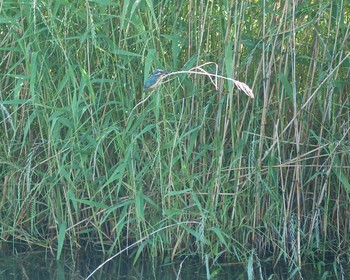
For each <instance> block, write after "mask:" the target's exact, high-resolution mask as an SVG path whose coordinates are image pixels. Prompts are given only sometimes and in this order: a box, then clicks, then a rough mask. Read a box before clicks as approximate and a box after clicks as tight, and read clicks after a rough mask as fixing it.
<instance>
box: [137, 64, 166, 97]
mask: <svg viewBox="0 0 350 280" xmlns="http://www.w3.org/2000/svg"><path fill="white" fill-rule="evenodd" d="M168 74H170V72H166V71H164V70H161V69H156V70H155V71H154V72H153V74H152V75H151V76H149V77H148V78H147V79H146V82H145V85H144V86H143V91H144V92H145V91H147V90H149V89H156V88H157V86H158V85H159V83H160V81H161V80H162V78H163V77H164V76H166V75H168Z"/></svg>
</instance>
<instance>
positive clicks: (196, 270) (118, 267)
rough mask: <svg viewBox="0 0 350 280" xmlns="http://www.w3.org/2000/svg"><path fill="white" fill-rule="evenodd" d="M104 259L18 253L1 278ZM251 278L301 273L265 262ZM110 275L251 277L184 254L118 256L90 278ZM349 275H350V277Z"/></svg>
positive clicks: (319, 275) (319, 273)
mask: <svg viewBox="0 0 350 280" xmlns="http://www.w3.org/2000/svg"><path fill="white" fill-rule="evenodd" d="M104 260H106V259H103V258H101V256H97V255H94V254H90V255H85V256H84V257H81V256H79V255H76V256H66V257H65V258H63V260H62V261H56V260H54V259H53V258H52V257H50V256H49V255H48V254H45V253H31V254H19V255H17V256H13V257H1V258H0V279H6V280H9V279H16V280H17V279H30V280H32V279H38V280H39V279H40V280H41V279H45V280H46V279H60V280H63V279H69V280H71V279H86V278H87V277H88V276H89V275H90V273H91V272H92V271H93V270H94V269H95V268H97V267H98V266H99V265H100V264H101V263H102V262H103V261H104ZM302 274H303V277H304V279H308V280H310V279H347V278H342V277H341V274H338V275H336V274H335V273H334V269H332V268H330V270H329V271H327V270H325V269H314V268H313V267H307V268H305V269H303V272H302ZM250 276H253V278H250V279H259V280H261V279H288V278H290V279H298V278H299V277H298V274H296V275H294V276H293V277H291V275H290V272H289V273H288V269H287V268H286V267H283V266H282V267H279V268H275V269H273V268H272V267H270V266H268V265H265V266H263V267H261V268H257V267H255V268H254V273H253V274H250ZM89 279H99V280H102V279H103V280H109V279H157V280H158V279H159V280H163V279H164V280H173V279H174V280H175V279H181V280H187V279H189V280H191V279H219V280H222V279H249V277H248V271H247V266H244V265H239V264H224V263H222V264H217V265H216V266H214V267H209V268H208V270H207V269H206V267H205V265H204V264H203V262H201V261H199V260H196V259H190V258H184V259H182V260H181V261H178V262H173V263H169V264H161V263H157V260H140V261H138V262H137V263H136V264H134V263H133V261H132V260H129V259H127V258H125V257H123V258H121V257H119V258H118V257H117V258H115V259H113V260H111V261H109V262H108V263H106V264H105V265H104V266H103V267H102V268H101V269H99V270H98V271H97V272H96V273H95V274H94V275H93V276H92V277H91V278H89ZM349 279H350V278H349Z"/></svg>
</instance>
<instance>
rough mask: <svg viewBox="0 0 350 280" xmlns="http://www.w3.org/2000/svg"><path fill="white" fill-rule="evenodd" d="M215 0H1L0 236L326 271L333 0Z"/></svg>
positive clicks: (341, 74)
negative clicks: (200, 69)
mask: <svg viewBox="0 0 350 280" xmlns="http://www.w3.org/2000/svg"><path fill="white" fill-rule="evenodd" d="M219 2H220V1H196V0H195V1H189V2H188V1H173V0H163V1H151V0H147V1H84V2H82V1H49V2H45V1H43V2H40V1H39V2H37V1H30V2H20V1H12V2H9V1H5V2H3V3H2V4H1V5H0V57H1V62H0V73H1V74H0V92H1V99H0V111H1V114H0V118H1V119H0V132H1V136H2V141H1V144H0V174H1V176H0V185H1V188H0V199H1V204H0V215H1V216H0V220H1V221H2V222H1V231H0V235H1V239H0V240H1V241H0V242H1V243H6V242H13V243H15V244H18V243H20V244H25V245H28V246H40V247H44V248H48V249H49V250H51V251H52V252H53V253H54V254H55V255H56V257H57V258H59V257H60V255H61V252H62V250H63V249H71V250H77V249H79V248H92V247H93V248H94V249H96V248H98V249H99V250H101V251H103V252H104V253H108V252H109V253H111V252H118V251H122V250H123V249H124V248H126V247H128V245H130V244H132V243H133V242H136V244H138V245H139V246H138V248H137V249H136V250H134V251H133V254H134V255H133V256H134V257H135V260H136V259H137V258H139V257H140V256H141V255H149V256H161V257H162V258H168V257H169V258H171V259H173V258H176V257H177V256H180V255H191V254H196V255H198V256H200V257H201V258H202V259H203V262H204V263H205V265H206V268H207V275H208V278H210V275H211V273H212V272H211V271H210V269H211V266H210V263H215V262H217V261H218V259H219V257H220V258H222V259H226V260H229V259H234V260H238V261H243V262H246V263H247V267H248V275H249V277H253V275H254V269H255V270H256V269H257V268H258V267H259V266H260V264H259V265H258V264H257V263H258V262H257V261H256V260H259V259H258V257H259V258H260V259H266V258H268V257H270V256H273V257H274V258H273V259H274V262H275V263H277V262H279V261H285V262H288V263H289V265H290V268H289V270H290V272H291V273H293V274H294V273H300V270H299V269H300V266H301V265H302V264H304V263H307V262H308V261H309V260H310V259H311V260H312V261H313V262H314V263H316V262H317V261H318V260H323V261H324V260H325V259H326V258H327V257H329V256H330V255H331V256H333V257H334V259H336V258H337V259H339V262H337V263H336V265H339V264H340V266H341V261H342V258H343V257H345V255H346V256H347V257H349V255H348V254H349V252H347V251H344V250H343V249H344V248H347V245H348V243H349V241H350V240H349V237H348V234H347V233H348V220H346V219H344V217H347V213H348V212H349V211H350V209H349V208H350V205H349V201H350V200H349V179H348V178H350V171H349V160H350V157H349V154H350V153H349V152H350V151H349V136H350V133H349V131H350V124H349V107H350V106H349V85H350V84H349V65H350V64H349V44H348V41H349V32H348V28H349V10H350V6H349V3H347V2H341V1H340V2H339V3H333V2H332V3H331V4H330V3H329V1H304V2H303V3H300V4H298V5H296V6H294V4H292V3H290V2H284V1H266V2H265V1H262V2H261V1H231V2H230V1H221V2H220V3H219ZM293 3H294V2H293ZM330 26H331V27H332V28H330ZM209 61H212V62H215V63H217V64H218V66H219V74H220V75H222V76H225V77H228V78H231V79H235V80H238V81H242V82H244V83H246V84H248V85H249V86H250V87H251V88H252V89H253V92H254V94H255V98H254V99H249V98H248V97H247V96H246V95H244V94H242V93H241V92H240V91H239V90H237V89H236V88H235V87H234V85H233V84H232V83H230V82H228V81H227V80H225V79H221V80H220V79H219V80H218V90H216V89H215V87H214V86H213V85H212V83H211V81H210V80H209V79H208V77H207V76H205V75H186V74H178V75H174V76H175V77H174V76H172V78H171V79H168V80H166V81H165V82H164V83H163V84H162V85H161V86H160V87H159V88H158V89H157V90H156V91H154V92H151V93H150V94H151V96H148V93H142V88H143V83H144V80H145V79H146V78H147V77H148V76H149V74H150V73H151V72H152V71H153V70H154V69H156V68H161V69H165V70H167V71H178V70H188V69H191V68H192V67H194V66H198V65H201V64H203V63H205V62H209ZM215 70H216V69H206V71H208V72H210V73H215ZM146 99H147V100H146ZM138 241H142V242H138ZM338 269H339V268H338ZM335 270H336V269H335ZM255 273H256V272H255Z"/></svg>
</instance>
